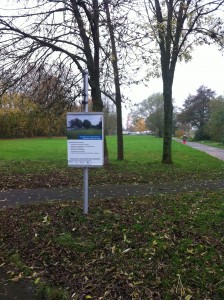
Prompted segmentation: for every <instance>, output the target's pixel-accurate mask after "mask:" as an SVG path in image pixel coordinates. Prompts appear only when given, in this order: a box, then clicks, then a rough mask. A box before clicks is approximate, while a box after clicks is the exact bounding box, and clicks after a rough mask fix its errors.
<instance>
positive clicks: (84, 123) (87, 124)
mask: <svg viewBox="0 0 224 300" xmlns="http://www.w3.org/2000/svg"><path fill="white" fill-rule="evenodd" d="M82 126H83V127H84V128H86V129H89V128H91V126H92V123H91V122H90V121H89V120H84V121H83V123H82Z"/></svg>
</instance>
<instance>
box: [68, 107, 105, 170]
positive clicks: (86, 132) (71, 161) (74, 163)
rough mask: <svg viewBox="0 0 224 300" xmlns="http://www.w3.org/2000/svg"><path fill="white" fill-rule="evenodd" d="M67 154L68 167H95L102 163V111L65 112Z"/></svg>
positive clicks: (100, 165)
mask: <svg viewBox="0 0 224 300" xmlns="http://www.w3.org/2000/svg"><path fill="white" fill-rule="evenodd" d="M83 123H84V124H83ZM67 155H68V166H69V167H75V168H86V167H88V168H95V167H102V166H103V165H104V118H103V113H102V112H68V113H67Z"/></svg>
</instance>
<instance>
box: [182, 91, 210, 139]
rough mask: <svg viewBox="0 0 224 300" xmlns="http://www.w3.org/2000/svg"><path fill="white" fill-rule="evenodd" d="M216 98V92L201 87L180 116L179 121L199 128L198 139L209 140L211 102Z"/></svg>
mask: <svg viewBox="0 0 224 300" xmlns="http://www.w3.org/2000/svg"><path fill="white" fill-rule="evenodd" d="M214 97H215V92H214V91H212V90H211V89H209V88H207V87H205V86H200V87H199V88H198V89H197V93H196V95H189V96H188V98H187V99H186V100H185V102H184V104H183V107H184V108H183V109H182V112H181V113H180V114H179V117H178V118H179V121H181V122H182V123H188V124H190V125H191V126H192V127H196V128H197V133H196V139H199V140H200V139H206V138H208V133H207V132H206V126H207V124H208V122H209V119H210V114H211V101H212V99H214Z"/></svg>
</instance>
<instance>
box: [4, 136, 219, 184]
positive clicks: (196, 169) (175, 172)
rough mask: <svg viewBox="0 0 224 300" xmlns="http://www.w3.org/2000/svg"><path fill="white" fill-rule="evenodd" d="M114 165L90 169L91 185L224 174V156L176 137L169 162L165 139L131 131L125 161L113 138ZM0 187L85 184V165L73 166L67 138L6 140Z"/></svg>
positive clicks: (112, 158) (111, 149)
mask: <svg viewBox="0 0 224 300" xmlns="http://www.w3.org/2000/svg"><path fill="white" fill-rule="evenodd" d="M107 141H108V148H109V154H110V166H109V167H104V168H98V169H94V170H90V172H89V176H90V180H89V182H90V184H91V185H98V184H110V183H112V184H121V182H122V184H132V183H146V184H147V183H152V182H166V181H182V180H200V179H202V180H206V179H207V180H212V179H223V178H224V161H220V160H218V159H216V158H214V157H211V156H209V155H207V154H205V153H203V152H200V151H197V150H195V149H192V148H190V147H186V146H185V145H182V144H180V143H177V142H175V141H173V160H174V163H173V165H163V164H162V163H161V157H162V139H159V138H155V137H152V136H125V137H124V148H125V160H124V161H117V160H116V137H115V136H112V137H107ZM0 175H1V182H0V188H36V187H53V186H59V185H60V186H81V185H82V170H81V169H77V168H68V167H67V154H66V139H65V138H49V139H48V138H45V139H20V140H18V139H17V140H0Z"/></svg>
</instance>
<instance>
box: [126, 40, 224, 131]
mask: <svg viewBox="0 0 224 300" xmlns="http://www.w3.org/2000/svg"><path fill="white" fill-rule="evenodd" d="M223 54H224V53H223ZM192 57H193V58H192V60H191V61H189V62H188V63H184V62H182V63H179V62H178V64H177V67H176V72H175V78H174V85H173V98H174V99H175V104H176V106H178V107H181V106H182V104H183V102H184V100H185V99H186V98H187V97H188V95H189V94H195V93H196V90H197V89H198V88H199V87H200V86H201V85H204V86H206V87H208V88H210V89H212V90H214V91H215V92H216V93H217V95H223V96H224V56H222V54H221V53H220V52H219V51H218V50H217V48H216V47H215V46H200V47H197V49H196V50H194V52H193V53H192ZM159 92H162V80H161V79H152V80H151V81H150V82H149V87H148V88H147V87H145V86H143V85H138V86H135V87H132V88H130V90H129V91H128V92H127V93H128V94H129V97H130V98H131V99H132V104H134V103H136V102H141V101H142V100H144V99H146V98H147V97H148V96H150V95H151V94H153V93H159ZM128 112H129V109H125V108H123V115H124V120H126V116H127V114H128ZM125 125H126V123H124V126H125Z"/></svg>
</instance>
